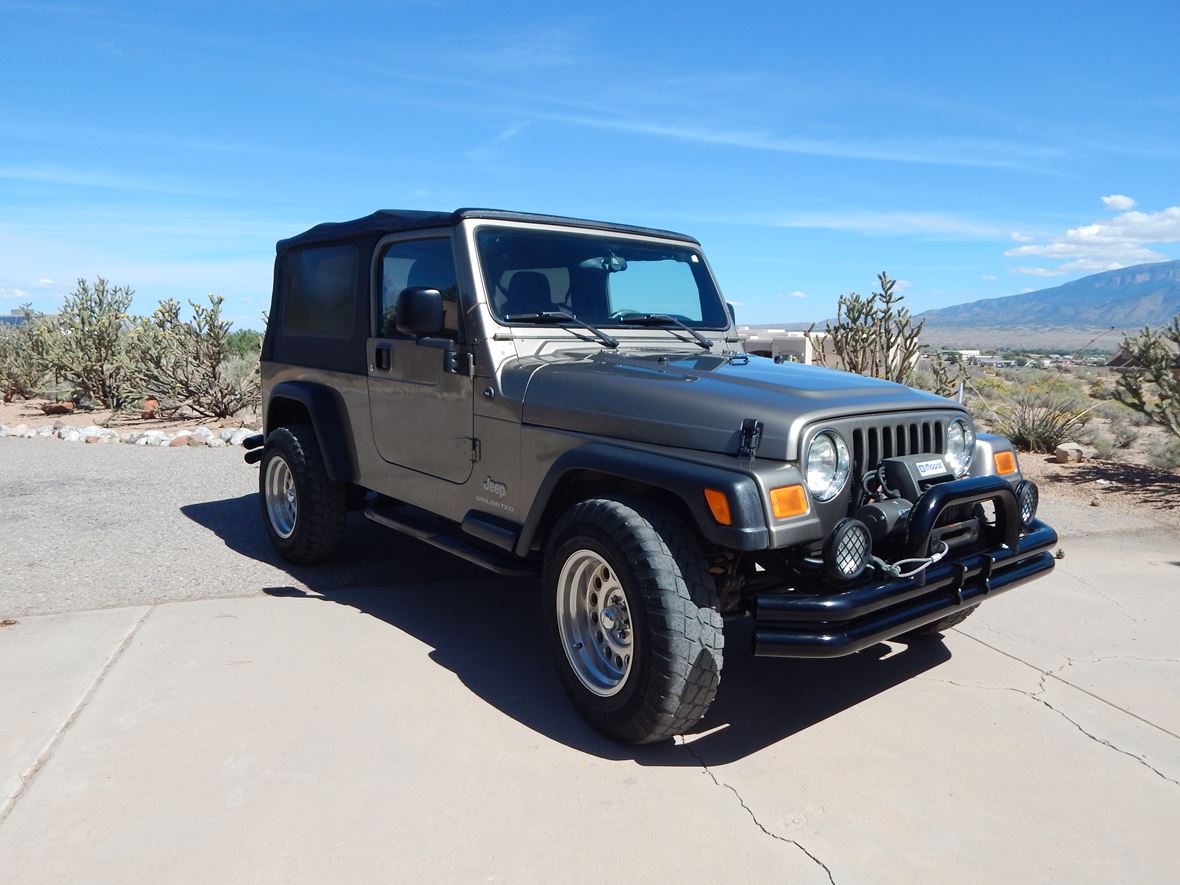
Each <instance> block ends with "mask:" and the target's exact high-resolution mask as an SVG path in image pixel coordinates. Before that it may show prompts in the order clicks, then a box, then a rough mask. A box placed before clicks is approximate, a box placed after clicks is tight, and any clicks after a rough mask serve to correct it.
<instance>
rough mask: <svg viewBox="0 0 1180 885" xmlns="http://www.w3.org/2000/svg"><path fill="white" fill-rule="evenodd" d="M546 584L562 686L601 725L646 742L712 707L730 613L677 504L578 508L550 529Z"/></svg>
mask: <svg viewBox="0 0 1180 885" xmlns="http://www.w3.org/2000/svg"><path fill="white" fill-rule="evenodd" d="M545 591H546V592H545V594H544V601H545V610H546V611H545V614H546V621H547V623H548V625H549V634H550V639H551V642H552V646H553V653H554V658H555V660H556V663H557V668H558V671H559V673H560V675H561V679H562V682H563V683H564V684H565V687H566V690H567V691H568V692H569V694H570V697H571V698H572V699H573V702H574V705H575V706H576V707H577V709H578V711H579V712H580V713H581V714H582V715H583V716H584V717H585V718H586V719H587V720H588V721H589V722H590V723H591V724H592V725H593V726H594V727H595V728H597V729H599V730H600V731H602V732H604V733H605V734H607V735H609V736H610V737H613V738H615V739H617V740H622V741H627V742H629V743H649V742H651V741H658V740H663V739H664V738H668V737H671V736H672V735H675V734H680V733H682V732H684V731H685V730H686V729H688V728H689V727H691V726H692V725H693V724H694V723H696V722H697V721H698V720H700V719H701V717H703V716H704V715H705V713H706V711H707V710H708V709H709V705H710V704H711V703H712V701H713V698H714V696H715V695H716V693H717V686H718V684H719V682H720V679H721V666H722V650H723V646H724V634H723V631H722V620H721V615H720V613H719V612H718V604H717V591H716V587H715V584H714V581H713V578H712V576H711V575H710V574H709V571H708V568H707V567H706V565H705V562H704V559H703V558H702V556H701V553H700V550H699V549H698V546H697V544H696V541H695V539H694V538H693V536H692V535H691V534H690V533H689V532H688V530H687V529H686V528H685V527H684V526H683V524H682V523H680V522H679V520H677V519H676V517H675V516H673V515H672V514H671V513H670V512H668V511H667V510H665V509H663V508H661V507H658V506H655V505H652V504H649V503H646V502H629V501H622V500H610V499H605V498H596V499H593V500H589V501H583V502H581V503H580V504H577V505H575V506H574V507H573V508H571V509H570V510H569V512H567V513H566V514H565V515H564V516H563V517H562V518H561V520H560V521H559V522H558V524H557V526H555V528H554V530H553V534H552V536H551V540H550V543H549V545H548V549H547V551H546V557H545Z"/></svg>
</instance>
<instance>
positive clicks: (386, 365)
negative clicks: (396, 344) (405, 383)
mask: <svg viewBox="0 0 1180 885" xmlns="http://www.w3.org/2000/svg"><path fill="white" fill-rule="evenodd" d="M373 362H374V363H375V364H376V366H377V368H378V369H380V370H381V371H382V372H388V371H389V370H390V369H392V368H393V349H392V348H391V347H390V346H389V345H388V344H378V345H377V347H376V349H375V351H374V356H373Z"/></svg>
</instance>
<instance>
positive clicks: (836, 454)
mask: <svg viewBox="0 0 1180 885" xmlns="http://www.w3.org/2000/svg"><path fill="white" fill-rule="evenodd" d="M803 469H804V472H805V474H806V476H807V491H809V492H811V497H813V498H815V500H817V501H830V500H832V499H833V498H834V497H836V496H837V495H838V494H840V492H841V490H842V489H843V488H844V485H845V483H847V482H848V474H849V471H850V469H851V463H850V459H849V457H848V446H847V444H846V443H845V442H844V440H842V439H841V438H840V437H839V436H838V435H836V434H835V433H832V432H831V431H829V430H825V431H824V432H823V433H819V434H816V437H815V439H813V440H812V441H811V445H809V446H808V447H807V459H806V461H805V463H804V468H803Z"/></svg>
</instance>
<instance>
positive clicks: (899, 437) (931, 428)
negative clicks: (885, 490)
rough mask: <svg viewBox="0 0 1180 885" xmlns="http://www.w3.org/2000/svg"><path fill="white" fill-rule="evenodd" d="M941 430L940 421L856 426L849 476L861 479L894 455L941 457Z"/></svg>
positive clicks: (942, 436)
mask: <svg viewBox="0 0 1180 885" xmlns="http://www.w3.org/2000/svg"><path fill="white" fill-rule="evenodd" d="M945 429H946V423H945V421H943V420H940V419H939V420H936V419H929V420H924V421H913V420H910V421H896V422H894V421H891V422H888V423H886V422H884V421H882V422H880V423H876V424H871V425H868V426H866V425H865V424H863V423H858V425H857V426H856V427H854V428H853V429H852V466H853V473H852V475H853V476H857V477H859V476H864V475H865V474H866V473H867V472H868V471H870V470H876V469H877V467H878V466H879V465H880V464H881V462H882V461H884V460H885V459H886V458H893V457H895V456H897V455H925V454H934V453H938V454H942V447H943V438H944V434H945Z"/></svg>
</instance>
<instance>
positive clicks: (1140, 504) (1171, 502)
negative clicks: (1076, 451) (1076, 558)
mask: <svg viewBox="0 0 1180 885" xmlns="http://www.w3.org/2000/svg"><path fill="white" fill-rule="evenodd" d="M1020 469H1021V472H1022V473H1023V474H1024V475H1025V476H1027V477H1028V478H1029V479H1031V480H1033V481H1034V482H1035V483H1037V485H1038V486H1040V488H1041V494H1042V495H1043V496H1044V497H1046V498H1056V499H1062V498H1064V499H1065V500H1068V501H1072V502H1074V503H1077V504H1086V505H1090V504H1093V503H1094V502H1095V501H1097V502H1098V503H1097V504H1096V505H1094V510H1095V511H1096V514H1097V515H1096V517H1095V518H1100V514H1101V512H1102V510H1103V509H1108V510H1113V511H1115V512H1116V513H1125V514H1128V515H1132V516H1139V517H1143V518H1146V519H1151V520H1154V521H1156V522H1160V523H1165V524H1168V525H1176V526H1180V473H1176V472H1173V471H1168V470H1160V469H1158V468H1155V467H1146V466H1144V465H1142V464H1128V463H1126V462H1121V461H1098V460H1086V461H1078V462H1075V463H1073V464H1057V463H1056V462H1054V461H1053V458H1052V456H1051V455H1034V454H1030V453H1027V452H1026V453H1024V454H1022V455H1021V456H1020Z"/></svg>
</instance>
